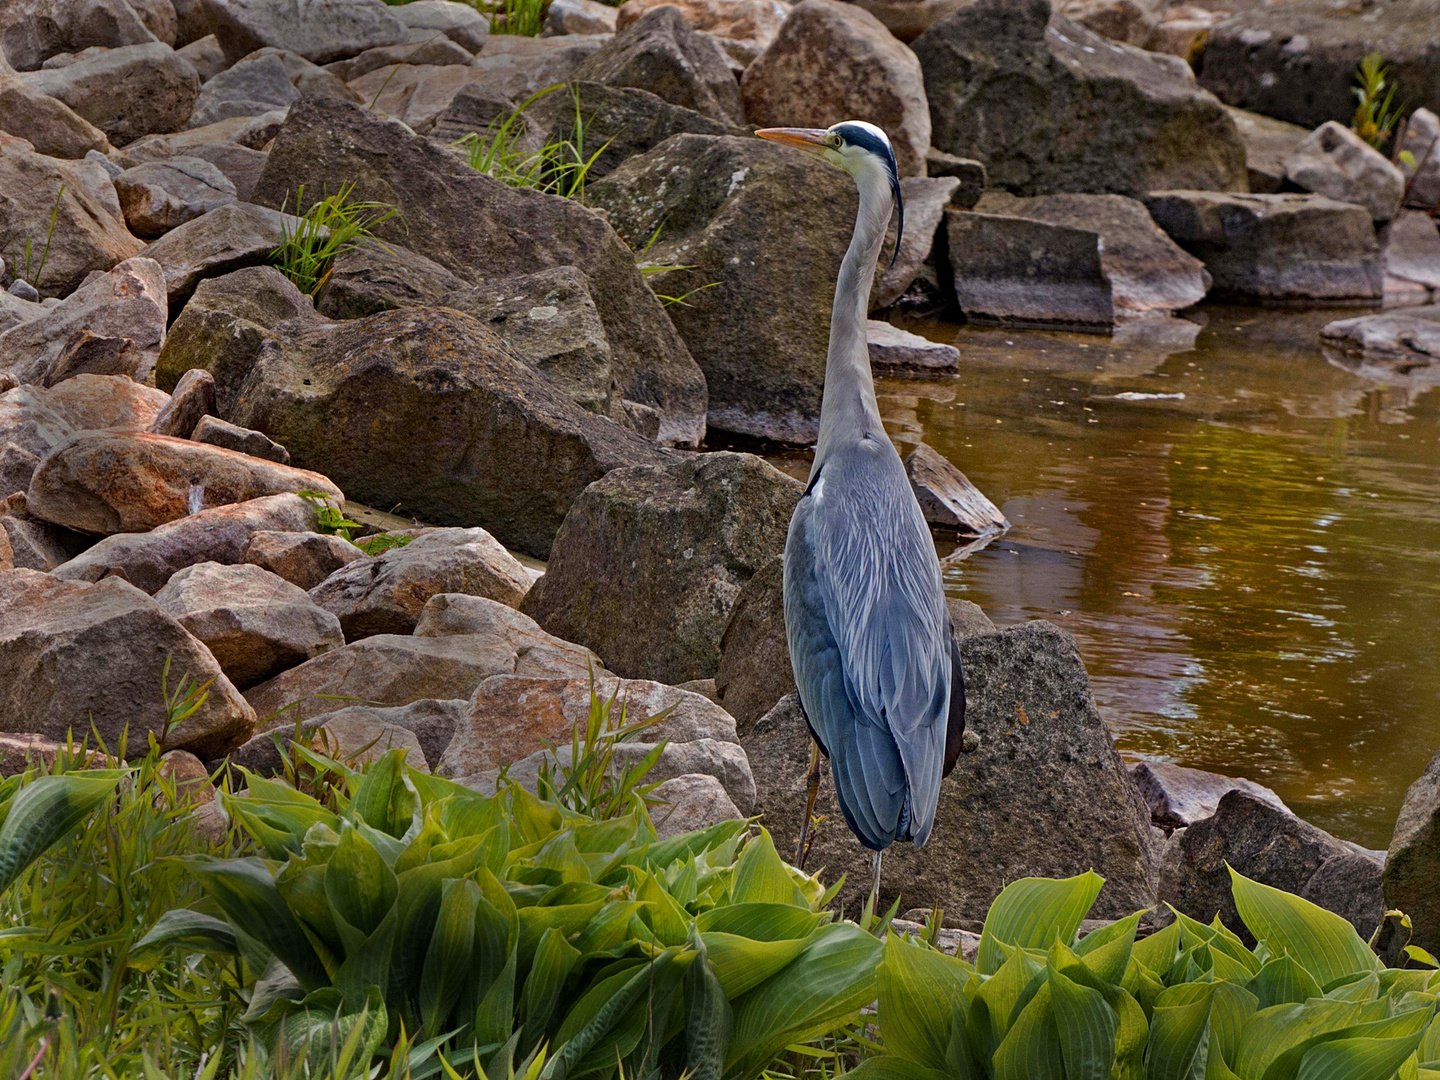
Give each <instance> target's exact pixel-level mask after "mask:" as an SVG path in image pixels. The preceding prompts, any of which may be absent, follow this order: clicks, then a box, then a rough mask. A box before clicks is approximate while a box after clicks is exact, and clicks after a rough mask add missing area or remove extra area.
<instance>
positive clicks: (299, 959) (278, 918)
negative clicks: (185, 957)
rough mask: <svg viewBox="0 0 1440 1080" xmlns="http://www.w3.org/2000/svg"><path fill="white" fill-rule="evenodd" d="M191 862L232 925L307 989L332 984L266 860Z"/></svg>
mask: <svg viewBox="0 0 1440 1080" xmlns="http://www.w3.org/2000/svg"><path fill="white" fill-rule="evenodd" d="M185 864H186V865H187V866H188V867H189V868H190V870H191V872H192V873H193V874H194V875H195V877H196V878H197V879H198V880H199V882H200V884H201V886H202V887H203V888H204V889H205V891H206V892H207V893H208V894H209V895H210V897H211V899H213V900H214V901H215V902H216V903H217V904H219V905H220V908H221V910H223V911H224V912H225V917H226V918H227V919H228V920H229V921H230V923H231V925H232V926H235V927H237V928H238V929H240V930H243V931H244V932H245V933H247V934H249V935H250V936H251V937H253V938H255V939H256V940H257V941H259V942H261V943H262V944H263V945H264V946H265V947H266V948H268V949H269V950H270V951H271V952H272V953H274V954H275V955H276V956H277V957H278V958H279V959H280V962H281V963H282V964H284V965H285V966H286V967H287V968H289V969H290V971H291V972H292V973H293V974H294V975H295V977H296V979H298V980H299V982H300V985H301V986H302V987H304V988H305V991H306V992H307V993H309V992H310V991H313V990H318V989H319V988H320V987H322V986H328V985H329V982H330V980H329V978H328V976H327V975H326V974H325V967H324V965H323V964H322V963H321V962H320V957H319V956H317V955H316V953H315V949H314V947H313V946H312V945H311V944H310V940H309V938H307V937H306V936H305V931H304V930H303V929H301V927H300V924H299V923H298V922H297V921H296V920H295V916H294V915H292V914H291V913H290V909H289V907H287V906H286V904H285V901H284V900H283V899H281V897H280V893H279V891H278V890H277V889H276V888H275V878H274V876H273V875H272V873H271V871H270V868H269V867H268V866H266V865H265V863H264V862H263V861H262V860H260V859H255V858H249V859H213V858H211V857H210V856H208V855H191V856H187V857H186V859H185Z"/></svg>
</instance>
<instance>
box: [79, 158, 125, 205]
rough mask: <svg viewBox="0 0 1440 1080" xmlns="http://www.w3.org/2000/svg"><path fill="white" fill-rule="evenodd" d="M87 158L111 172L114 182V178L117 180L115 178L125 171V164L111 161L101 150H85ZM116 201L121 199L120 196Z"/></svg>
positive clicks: (111, 178)
mask: <svg viewBox="0 0 1440 1080" xmlns="http://www.w3.org/2000/svg"><path fill="white" fill-rule="evenodd" d="M112 152H113V151H112ZM85 160H86V161H93V162H94V163H95V164H96V165H99V166H100V167H101V168H102V169H104V170H105V171H106V172H107V173H109V174H110V180H111V182H112V183H113V182H114V180H115V178H116V177H117V176H119V175H120V174H121V173H123V172H124V171H125V169H124V167H123V166H121V165H119V164H118V163H116V162H114V161H111V160H110V159H109V158H108V157H106V156H105V155H104V154H102V153H101V152H100V151H99V150H87V151H85ZM116 201H117V202H118V201H119V198H118V196H117V198H116Z"/></svg>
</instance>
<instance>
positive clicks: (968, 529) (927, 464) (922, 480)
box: [905, 443, 1010, 536]
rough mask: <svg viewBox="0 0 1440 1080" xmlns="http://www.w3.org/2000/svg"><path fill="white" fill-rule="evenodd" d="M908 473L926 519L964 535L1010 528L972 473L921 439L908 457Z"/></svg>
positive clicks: (1002, 530)
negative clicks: (950, 460)
mask: <svg viewBox="0 0 1440 1080" xmlns="http://www.w3.org/2000/svg"><path fill="white" fill-rule="evenodd" d="M905 475H906V476H908V477H909V478H910V489H911V490H912V491H913V492H914V493H915V500H916V501H917V502H918V503H919V504H920V510H921V512H922V513H923V514H924V515H925V520H926V521H928V522H929V523H930V524H931V525H937V526H939V527H941V528H944V529H948V530H951V531H953V532H958V533H960V534H961V535H962V536H989V535H991V534H993V533H997V532H1004V531H1005V530H1006V529H1008V528H1010V522H1009V521H1008V520H1007V519H1006V517H1005V515H1004V514H1002V513H1001V512H1000V510H999V508H998V507H997V506H996V505H995V504H994V503H992V502H991V501H990V500H989V499H987V498H986V497H985V496H984V495H983V494H982V493H981V492H980V489H979V488H977V487H976V486H975V485H974V484H972V483H971V482H970V479H969V477H967V476H966V475H965V474H964V473H962V472H961V471H960V470H959V469H957V468H956V467H955V466H954V465H952V464H950V462H948V461H946V460H945V459H944V458H943V457H941V456H940V454H939V453H937V452H936V451H935V450H933V449H931V448H930V447H928V446H926V445H925V444H924V443H921V444H920V445H919V446H917V447H916V448H915V449H914V450H912V451H910V453H909V454H908V455H906V457H905Z"/></svg>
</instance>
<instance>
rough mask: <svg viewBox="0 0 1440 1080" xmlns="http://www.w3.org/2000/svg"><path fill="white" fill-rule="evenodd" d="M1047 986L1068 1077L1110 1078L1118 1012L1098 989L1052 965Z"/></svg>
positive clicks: (1083, 1079)
mask: <svg viewBox="0 0 1440 1080" xmlns="http://www.w3.org/2000/svg"><path fill="white" fill-rule="evenodd" d="M1127 951H1128V950H1127ZM1048 985H1049V987H1050V1008H1051V1012H1052V1013H1053V1014H1054V1017H1055V1027H1056V1029H1057V1030H1058V1032H1059V1036H1060V1054H1061V1057H1062V1058H1063V1059H1064V1061H1065V1076H1066V1078H1067V1080H1107V1078H1108V1077H1109V1076H1110V1068H1111V1066H1112V1065H1113V1064H1114V1062H1115V1032H1116V1029H1117V1027H1118V1026H1119V1020H1118V1018H1117V1017H1116V1015H1115V1011H1114V1010H1113V1009H1111V1008H1110V1006H1109V1005H1108V1004H1106V1002H1105V998H1104V997H1103V996H1102V995H1101V994H1100V992H1099V991H1097V990H1092V989H1091V988H1090V987H1088V986H1082V985H1081V984H1079V983H1077V982H1072V981H1071V980H1070V979H1068V978H1066V977H1065V976H1064V975H1063V974H1061V973H1060V972H1059V971H1056V970H1055V969H1054V968H1053V967H1051V969H1050V974H1049V979H1048Z"/></svg>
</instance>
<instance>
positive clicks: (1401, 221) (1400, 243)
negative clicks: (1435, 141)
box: [1385, 146, 1440, 290]
mask: <svg viewBox="0 0 1440 1080" xmlns="http://www.w3.org/2000/svg"><path fill="white" fill-rule="evenodd" d="M1435 149H1436V152H1437V153H1440V146H1437V147H1436V148H1435ZM1387 239H1388V243H1386V245H1385V276H1386V278H1387V279H1388V278H1400V279H1401V280H1402V281H1408V282H1411V283H1413V284H1415V285H1419V286H1420V287H1421V288H1423V289H1427V290H1433V289H1440V228H1437V227H1436V221H1435V219H1434V218H1432V217H1431V216H1430V215H1429V214H1426V213H1422V212H1420V211H1418V210H1402V211H1400V216H1399V217H1398V218H1396V219H1395V220H1394V221H1392V222H1391V223H1390V235H1389V237H1388V238H1387Z"/></svg>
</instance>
